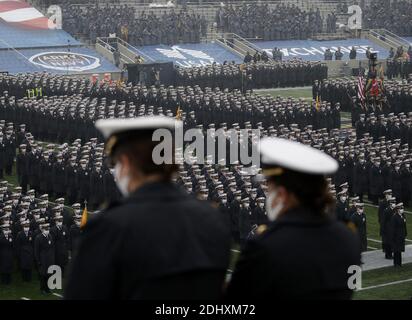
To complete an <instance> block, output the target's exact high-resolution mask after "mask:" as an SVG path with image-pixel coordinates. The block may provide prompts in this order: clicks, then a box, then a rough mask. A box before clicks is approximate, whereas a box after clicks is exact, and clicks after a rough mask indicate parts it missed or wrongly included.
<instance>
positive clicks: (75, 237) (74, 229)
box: [69, 215, 82, 257]
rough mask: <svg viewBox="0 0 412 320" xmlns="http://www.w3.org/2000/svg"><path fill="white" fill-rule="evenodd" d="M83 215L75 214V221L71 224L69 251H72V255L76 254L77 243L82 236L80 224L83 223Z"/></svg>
mask: <svg viewBox="0 0 412 320" xmlns="http://www.w3.org/2000/svg"><path fill="white" fill-rule="evenodd" d="M81 219H82V216H81V215H76V216H74V223H73V224H72V225H71V226H70V230H69V233H70V242H69V251H70V256H71V257H73V256H74V252H75V251H76V249H77V244H78V242H79V237H80V232H81V231H80V224H81Z"/></svg>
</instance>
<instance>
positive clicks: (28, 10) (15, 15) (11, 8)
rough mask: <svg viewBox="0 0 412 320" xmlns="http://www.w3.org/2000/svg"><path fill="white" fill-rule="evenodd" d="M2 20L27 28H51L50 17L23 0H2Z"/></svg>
mask: <svg viewBox="0 0 412 320" xmlns="http://www.w3.org/2000/svg"><path fill="white" fill-rule="evenodd" d="M0 21H1V22H3V23H6V24H8V25H11V26H15V27H21V28H26V29H49V19H48V18H47V17H45V16H44V15H43V14H42V13H41V12H40V11H38V10H37V9H36V8H34V7H32V6H31V5H30V4H29V3H27V2H26V1H23V0H22V1H20V0H0Z"/></svg>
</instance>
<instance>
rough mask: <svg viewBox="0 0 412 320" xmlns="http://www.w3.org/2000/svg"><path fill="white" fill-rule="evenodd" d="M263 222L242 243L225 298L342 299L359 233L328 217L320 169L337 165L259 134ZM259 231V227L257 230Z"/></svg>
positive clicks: (321, 155)
mask: <svg viewBox="0 0 412 320" xmlns="http://www.w3.org/2000/svg"><path fill="white" fill-rule="evenodd" d="M260 152H261V159H262V160H261V161H262V169H263V174H264V175H265V176H266V180H267V183H268V193H267V198H266V211H267V215H268V218H269V220H270V221H272V222H271V223H270V224H269V225H268V226H267V229H266V230H260V235H258V236H257V237H256V238H255V239H254V240H252V241H250V242H248V243H247V245H246V247H245V249H244V251H243V252H242V254H241V257H240V260H239V262H238V264H237V266H236V269H235V271H234V273H233V276H232V281H231V283H230V284H229V287H228V292H227V293H228V297H229V298H231V299H234V298H242V299H245V298H256V299H272V298H280V299H349V298H350V297H351V295H352V291H351V290H350V289H349V288H348V284H347V282H348V277H349V274H348V268H349V266H351V265H360V243H359V237H358V236H357V235H356V234H355V233H353V232H352V231H351V230H349V229H348V228H347V227H346V226H345V225H344V224H343V223H341V222H338V221H336V220H335V219H334V218H332V217H330V216H329V214H328V213H327V212H330V211H331V209H330V208H331V207H332V206H333V200H332V198H331V196H330V194H329V191H328V183H327V180H326V178H325V175H328V174H333V173H334V172H336V170H337V169H338V163H337V162H336V161H335V160H334V159H332V158H331V157H329V156H328V155H326V154H324V153H323V152H321V151H319V150H317V149H314V148H311V147H308V146H304V145H302V144H300V143H296V142H292V141H288V140H284V139H278V138H266V139H264V140H262V142H261V145H260ZM261 229H262V228H261Z"/></svg>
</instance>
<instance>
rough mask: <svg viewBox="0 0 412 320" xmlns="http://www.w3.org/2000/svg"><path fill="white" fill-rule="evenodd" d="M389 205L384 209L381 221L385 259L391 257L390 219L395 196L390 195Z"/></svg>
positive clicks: (393, 210)
mask: <svg viewBox="0 0 412 320" xmlns="http://www.w3.org/2000/svg"><path fill="white" fill-rule="evenodd" d="M388 201H389V206H388V208H387V209H386V210H385V212H384V215H383V223H382V243H383V245H384V248H385V259H393V253H392V252H393V251H392V240H391V221H392V217H393V215H394V214H395V206H396V203H395V201H396V198H394V197H392V198H390V199H389V200H388Z"/></svg>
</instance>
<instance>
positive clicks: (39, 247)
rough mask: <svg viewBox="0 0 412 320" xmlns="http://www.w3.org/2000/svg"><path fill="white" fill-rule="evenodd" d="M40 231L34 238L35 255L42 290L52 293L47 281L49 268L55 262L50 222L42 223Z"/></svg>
mask: <svg viewBox="0 0 412 320" xmlns="http://www.w3.org/2000/svg"><path fill="white" fill-rule="evenodd" d="M40 231H41V232H40V233H39V234H38V235H37V236H36V239H34V257H35V260H36V263H37V268H38V271H39V278H40V292H41V293H42V294H48V293H50V289H49V286H48V284H47V281H48V279H49V276H50V275H49V273H48V269H49V267H50V266H52V265H54V264H55V250H56V249H55V244H54V240H53V237H52V236H51V235H50V227H49V224H48V223H43V224H41V225H40Z"/></svg>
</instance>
